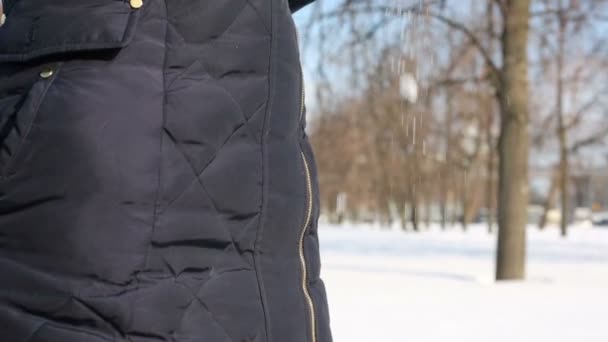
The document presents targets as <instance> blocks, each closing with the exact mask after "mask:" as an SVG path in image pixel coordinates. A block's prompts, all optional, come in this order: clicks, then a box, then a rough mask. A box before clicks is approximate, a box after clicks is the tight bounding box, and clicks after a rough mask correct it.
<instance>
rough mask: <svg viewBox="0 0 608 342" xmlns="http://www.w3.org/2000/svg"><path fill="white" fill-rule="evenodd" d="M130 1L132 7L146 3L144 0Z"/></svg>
mask: <svg viewBox="0 0 608 342" xmlns="http://www.w3.org/2000/svg"><path fill="white" fill-rule="evenodd" d="M129 3H130V4H131V7H132V8H140V7H141V6H143V5H144V1H143V0H130V1H129Z"/></svg>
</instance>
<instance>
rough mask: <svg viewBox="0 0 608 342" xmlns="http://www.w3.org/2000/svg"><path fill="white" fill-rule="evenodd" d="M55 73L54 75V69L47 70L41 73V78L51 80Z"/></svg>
mask: <svg viewBox="0 0 608 342" xmlns="http://www.w3.org/2000/svg"><path fill="white" fill-rule="evenodd" d="M53 73H54V72H53V69H45V70H42V71H41V72H40V77H42V78H49V77H51V76H53Z"/></svg>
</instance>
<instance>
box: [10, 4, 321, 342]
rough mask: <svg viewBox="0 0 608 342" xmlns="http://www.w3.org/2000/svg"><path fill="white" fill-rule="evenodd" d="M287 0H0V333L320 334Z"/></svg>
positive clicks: (175, 337) (238, 337)
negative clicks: (0, 5)
mask: <svg viewBox="0 0 608 342" xmlns="http://www.w3.org/2000/svg"><path fill="white" fill-rule="evenodd" d="M307 2H310V1H294V2H292V3H291V4H290V3H288V0H221V1H220V0H143V3H142V1H141V0H130V1H129V0H16V1H15V0H12V1H10V2H8V1H7V0H5V10H6V12H7V21H6V24H5V25H4V26H3V27H1V28H0V143H1V144H0V341H1V342H107V341H115V342H125V341H132V342H152V341H174V342H246V341H257V342H270V341H272V342H329V341H331V334H330V329H329V317H328V308H327V301H326V294H325V289H324V285H323V282H322V281H321V280H320V279H319V272H320V262H319V250H318V240H317V234H316V232H317V217H318V214H319V203H318V198H319V197H318V188H317V180H316V176H317V175H316V167H315V160H314V156H313V153H312V151H311V148H310V144H309V142H308V140H307V137H306V134H305V133H304V126H305V122H306V121H305V120H306V113H305V109H304V103H303V98H304V94H303V87H302V77H301V71H300V62H299V53H298V46H297V41H296V32H295V28H294V22H293V19H292V12H291V11H294V10H296V9H297V8H300V7H301V6H302V5H304V4H305V3H307ZM290 5H291V6H292V7H291V10H290Z"/></svg>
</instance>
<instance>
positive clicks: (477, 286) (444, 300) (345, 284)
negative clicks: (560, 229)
mask: <svg viewBox="0 0 608 342" xmlns="http://www.w3.org/2000/svg"><path fill="white" fill-rule="evenodd" d="M319 235H320V239H321V253H322V262H323V268H322V277H323V279H324V281H325V283H326V287H327V292H328V296H329V301H330V313H331V322H332V329H333V334H334V341H335V342H359V341H361V342H363V341H365V342H368V341H369V342H409V341H412V342H460V341H462V342H482V341H483V342H545V341H546V342H566V341H568V342H570V341H576V342H579V341H580V342H606V341H608V229H597V228H596V229H591V228H576V229H572V230H571V235H570V236H569V237H568V238H567V239H566V240H563V239H561V238H560V237H559V236H558V233H557V230H556V229H549V230H548V231H545V232H538V231H537V230H534V229H530V230H529V234H528V266H527V276H528V277H527V278H528V279H527V281H525V282H508V283H501V284H495V283H494V282H493V281H492V279H493V274H494V249H495V236H491V235H488V234H487V233H486V232H485V227H482V226H478V227H475V226H474V227H472V228H471V230H470V231H469V232H467V233H463V232H462V231H461V230H458V229H452V230H450V231H448V232H440V231H439V230H438V229H432V230H431V231H427V232H423V233H419V234H413V233H402V232H398V231H382V232H380V231H377V230H375V229H374V228H373V227H369V226H360V227H340V228H337V227H332V226H327V225H323V226H321V227H320V232H319Z"/></svg>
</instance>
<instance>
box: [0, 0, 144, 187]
mask: <svg viewBox="0 0 608 342" xmlns="http://www.w3.org/2000/svg"><path fill="white" fill-rule="evenodd" d="M8 10H9V11H8V13H7V19H6V22H5V24H4V25H3V26H2V27H0V179H2V178H6V177H8V176H10V175H12V174H14V173H15V172H16V171H17V168H18V166H19V165H20V164H21V159H23V156H22V155H23V154H24V152H25V150H27V141H31V140H32V139H35V136H32V135H33V133H35V130H32V129H31V128H32V127H33V126H35V120H36V117H37V116H38V113H39V111H40V108H41V106H42V104H43V103H44V100H45V97H46V95H47V92H48V90H49V88H50V87H51V86H52V84H53V83H54V82H55V80H56V79H57V78H58V74H59V69H60V66H61V65H63V64H64V63H67V62H70V61H73V60H111V59H112V58H113V57H114V56H115V55H116V54H117V53H119V52H120V51H121V50H122V49H123V48H125V47H127V46H128V45H129V44H130V42H131V41H132V40H133V37H134V34H135V29H136V26H137V22H138V18H139V17H140V13H141V11H142V10H143V8H134V7H132V6H130V4H129V2H127V1H125V0H88V1H81V0H65V1H64V2H61V3H60V4H58V2H53V1H17V2H15V3H14V5H13V6H11V7H10V8H9V9H8ZM24 75H25V76H24ZM32 75H33V77H32ZM55 112H56V111H54V110H53V108H47V110H45V111H44V113H45V115H53V114H57V113H55Z"/></svg>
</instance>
